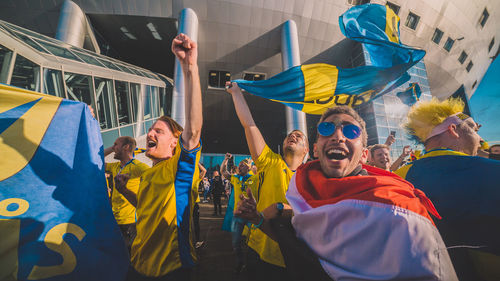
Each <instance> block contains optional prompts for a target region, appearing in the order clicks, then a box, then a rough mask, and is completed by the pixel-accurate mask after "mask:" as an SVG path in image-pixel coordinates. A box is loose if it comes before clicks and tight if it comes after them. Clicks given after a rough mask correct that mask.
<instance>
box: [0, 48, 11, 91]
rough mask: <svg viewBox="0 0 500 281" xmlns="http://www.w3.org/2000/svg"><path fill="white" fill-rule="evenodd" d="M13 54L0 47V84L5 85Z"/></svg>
mask: <svg viewBox="0 0 500 281" xmlns="http://www.w3.org/2000/svg"><path fill="white" fill-rule="evenodd" d="M12 54H13V52H12V51H11V50H9V49H7V48H5V47H4V46H2V45H0V83H7V78H8V77H7V76H8V75H9V67H10V61H11V60H12Z"/></svg>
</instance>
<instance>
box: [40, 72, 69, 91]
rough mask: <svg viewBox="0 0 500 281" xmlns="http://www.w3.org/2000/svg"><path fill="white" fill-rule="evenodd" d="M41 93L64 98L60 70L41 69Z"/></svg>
mask: <svg viewBox="0 0 500 281" xmlns="http://www.w3.org/2000/svg"><path fill="white" fill-rule="evenodd" d="M43 93H44V94H48V95H53V96H56V97H61V98H65V97H66V95H65V93H64V85H63V79H62V72H61V71H60V70H55V69H49V68H44V69H43Z"/></svg>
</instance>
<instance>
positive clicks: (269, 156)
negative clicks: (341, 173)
mask: <svg viewBox="0 0 500 281" xmlns="http://www.w3.org/2000/svg"><path fill="white" fill-rule="evenodd" d="M226 91H227V92H228V93H230V94H231V96H232V99H233V102H234V108H235V110H236V114H237V115H238V118H239V120H240V122H241V125H242V126H243V128H244V129H245V137H246V140H247V145H248V149H249V150H250V155H251V156H252V159H253V161H254V163H255V166H256V167H257V174H258V176H259V185H258V188H257V189H256V190H255V191H256V192H255V196H256V198H257V209H258V210H259V211H262V210H264V209H265V208H266V207H267V206H269V205H270V204H273V203H276V202H286V197H285V194H286V190H287V188H288V183H289V182H290V179H291V177H292V175H293V174H294V173H295V170H296V169H297V168H298V167H299V166H300V165H301V164H302V163H303V162H304V159H305V157H306V156H307V155H308V152H309V142H308V139H307V136H306V135H305V134H304V132H301V131H300V130H293V131H291V132H289V133H288V135H287V136H286V137H285V139H284V140H283V146H282V147H283V155H279V154H277V153H275V152H273V151H272V150H271V149H270V148H269V146H268V145H267V144H266V141H265V140H264V137H263V136H262V134H261V132H260V129H259V128H258V127H257V125H256V124H255V122H254V120H253V116H252V113H251V112H250V109H249V108H248V105H247V103H246V101H245V98H244V96H243V93H242V92H241V89H240V88H239V87H238V84H236V83H234V82H233V83H230V82H227V83H226ZM248 247H249V250H248V256H247V262H248V272H249V273H250V274H251V276H250V279H252V280H254V279H255V280H263V281H265V280H283V279H286V278H287V276H286V270H285V262H284V260H283V256H282V254H281V251H280V248H279V246H278V244H277V243H276V242H275V241H273V240H272V239H270V238H269V237H268V236H267V235H266V234H265V233H264V232H262V231H261V230H260V229H258V228H256V227H255V226H252V228H251V233H250V237H249V239H248Z"/></svg>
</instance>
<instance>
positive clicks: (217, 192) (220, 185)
mask: <svg viewBox="0 0 500 281" xmlns="http://www.w3.org/2000/svg"><path fill="white" fill-rule="evenodd" d="M210 190H211V192H212V200H213V202H214V213H213V216H217V215H220V216H222V205H221V196H222V193H223V192H224V182H223V179H222V177H221V176H220V174H219V172H218V171H214V173H213V176H212V181H211V183H210Z"/></svg>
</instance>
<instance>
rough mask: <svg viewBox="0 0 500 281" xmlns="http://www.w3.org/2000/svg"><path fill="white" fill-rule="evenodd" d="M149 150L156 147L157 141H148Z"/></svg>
mask: <svg viewBox="0 0 500 281" xmlns="http://www.w3.org/2000/svg"><path fill="white" fill-rule="evenodd" d="M147 145H148V148H151V147H156V142H155V141H152V140H148V143H147Z"/></svg>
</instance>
